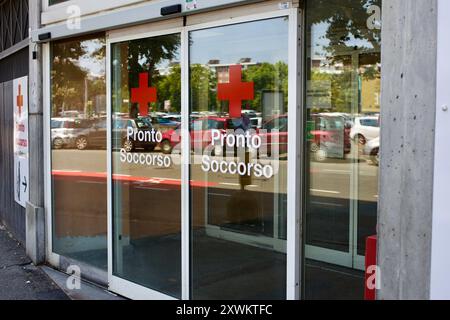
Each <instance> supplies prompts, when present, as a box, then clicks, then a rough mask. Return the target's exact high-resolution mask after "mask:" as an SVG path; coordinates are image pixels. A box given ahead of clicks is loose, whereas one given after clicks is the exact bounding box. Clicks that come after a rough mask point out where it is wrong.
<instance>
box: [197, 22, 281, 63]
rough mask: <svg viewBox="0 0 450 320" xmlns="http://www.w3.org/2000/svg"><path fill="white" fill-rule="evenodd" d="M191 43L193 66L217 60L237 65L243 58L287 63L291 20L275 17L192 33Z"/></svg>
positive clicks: (253, 60)
mask: <svg viewBox="0 0 450 320" xmlns="http://www.w3.org/2000/svg"><path fill="white" fill-rule="evenodd" d="M191 43H192V46H191V53H190V62H191V63H200V64H207V63H208V61H210V60H212V59H217V60H220V64H234V63H237V62H238V61H239V60H240V59H241V58H251V59H252V60H251V62H259V63H261V62H269V63H276V62H278V61H284V62H286V63H287V62H288V61H287V58H288V57H287V52H288V21H287V19H285V18H276V19H270V20H263V21H257V22H251V23H245V24H237V25H231V26H224V27H218V28H212V29H205V30H199V31H193V32H192V33H191Z"/></svg>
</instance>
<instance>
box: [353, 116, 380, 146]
mask: <svg viewBox="0 0 450 320" xmlns="http://www.w3.org/2000/svg"><path fill="white" fill-rule="evenodd" d="M379 135H380V118H379V117H377V116H370V117H356V118H355V120H354V124H353V127H352V130H351V132H350V138H351V139H352V140H355V141H357V142H358V143H359V144H360V145H365V144H366V143H367V141H370V140H372V139H375V138H378V136H379Z"/></svg>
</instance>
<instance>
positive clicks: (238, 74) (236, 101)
mask: <svg viewBox="0 0 450 320" xmlns="http://www.w3.org/2000/svg"><path fill="white" fill-rule="evenodd" d="M217 97H218V99H219V100H228V101H230V108H229V113H230V118H239V117H241V111H242V101H243V100H253V99H254V98H255V89H254V83H253V82H242V66H241V65H235V66H230V82H229V83H219V84H218V86H217Z"/></svg>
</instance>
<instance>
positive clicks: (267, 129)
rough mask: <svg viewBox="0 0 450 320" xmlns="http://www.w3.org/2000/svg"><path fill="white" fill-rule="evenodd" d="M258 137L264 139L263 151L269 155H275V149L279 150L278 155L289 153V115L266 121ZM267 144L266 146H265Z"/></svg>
mask: <svg viewBox="0 0 450 320" xmlns="http://www.w3.org/2000/svg"><path fill="white" fill-rule="evenodd" d="M258 135H259V136H260V137H261V138H262V139H261V140H262V143H263V145H262V146H261V150H262V151H266V152H267V155H272V154H273V153H274V148H277V149H278V154H283V153H287V151H288V117H287V115H282V116H276V117H274V118H272V119H269V120H268V121H266V122H265V123H264V124H263V125H262V127H261V130H258ZM264 144H266V145H264ZM261 150H260V151H261Z"/></svg>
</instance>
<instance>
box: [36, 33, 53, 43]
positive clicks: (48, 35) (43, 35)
mask: <svg viewBox="0 0 450 320" xmlns="http://www.w3.org/2000/svg"><path fill="white" fill-rule="evenodd" d="M51 38H52V34H51V33H50V32H47V33H41V34H40V35H39V41H45V40H49V39H51Z"/></svg>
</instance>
